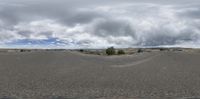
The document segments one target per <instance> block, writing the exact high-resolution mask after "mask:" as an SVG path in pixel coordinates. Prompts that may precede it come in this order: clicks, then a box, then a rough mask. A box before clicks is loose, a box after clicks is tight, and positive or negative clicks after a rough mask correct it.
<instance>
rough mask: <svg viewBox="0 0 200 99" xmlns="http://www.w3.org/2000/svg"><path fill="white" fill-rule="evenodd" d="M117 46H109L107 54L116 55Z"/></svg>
mask: <svg viewBox="0 0 200 99" xmlns="http://www.w3.org/2000/svg"><path fill="white" fill-rule="evenodd" d="M115 53H116V52H115V48H114V47H109V48H107V49H106V54H107V55H115Z"/></svg>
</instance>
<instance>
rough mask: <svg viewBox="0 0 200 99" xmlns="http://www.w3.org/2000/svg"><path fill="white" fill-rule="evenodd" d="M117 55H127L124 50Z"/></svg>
mask: <svg viewBox="0 0 200 99" xmlns="http://www.w3.org/2000/svg"><path fill="white" fill-rule="evenodd" d="M117 54H118V55H123V54H125V52H124V50H119V51H118V52H117Z"/></svg>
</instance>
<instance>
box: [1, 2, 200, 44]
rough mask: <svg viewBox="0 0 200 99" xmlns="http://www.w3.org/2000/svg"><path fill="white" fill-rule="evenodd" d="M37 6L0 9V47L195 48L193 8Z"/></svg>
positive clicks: (199, 33) (197, 34) (198, 23)
mask: <svg viewBox="0 0 200 99" xmlns="http://www.w3.org/2000/svg"><path fill="white" fill-rule="evenodd" d="M16 1H17V0H16ZM38 2H39V1H34V2H31V3H28V2H23V1H22V2H6V1H4V3H1V4H0V5H1V7H0V47H25V48H26V47H27V48H29V47H36V48H40V47H43V48H105V47H109V46H115V47H122V48H124V47H149V46H151V47H158V46H168V47H195V48H198V47H200V4H199V3H195V4H194V2H192V3H191V4H190V3H187V4H170V3H167V4H161V3H154V2H152V3H147V2H130V1H129V2H128V1H127V2H118V3H113V4H109V3H108V4H104V3H103V4H98V3H95V4H93V3H92V4H89V5H88V6H85V5H84V4H83V5H77V4H76V5H74V6H65V5H61V6H58V5H59V4H62V3H64V1H62V0H60V1H58V2H57V3H55V2H47V1H44V2H39V3H38ZM113 2H114V1H113ZM66 4H68V5H70V3H66ZM72 4H73V3H72Z"/></svg>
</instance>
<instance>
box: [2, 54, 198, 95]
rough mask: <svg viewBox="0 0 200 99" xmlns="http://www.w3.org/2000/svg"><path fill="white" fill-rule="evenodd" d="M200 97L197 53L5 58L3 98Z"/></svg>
mask: <svg viewBox="0 0 200 99" xmlns="http://www.w3.org/2000/svg"><path fill="white" fill-rule="evenodd" d="M198 96H200V53H198V52H173V51H171V52H144V53H138V54H133V55H124V56H97V55H84V54H81V53H78V52H70V51H60V52H59V51H48V52H45V51H43V52H23V53H22V52H12V53H6V52H1V53H0V99H198ZM190 97H191V98H190ZM192 97H193V98H192ZM195 97H196V98H195ZM199 99H200V98H199Z"/></svg>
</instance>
